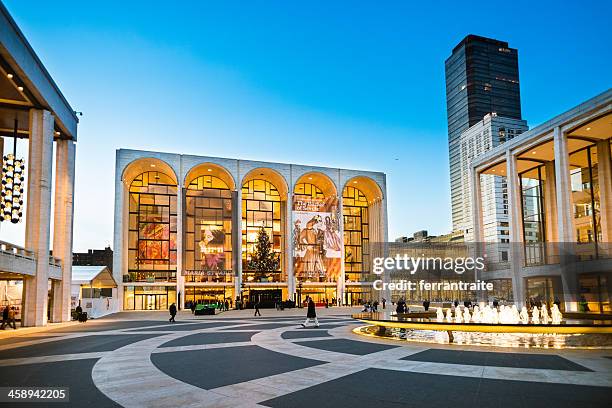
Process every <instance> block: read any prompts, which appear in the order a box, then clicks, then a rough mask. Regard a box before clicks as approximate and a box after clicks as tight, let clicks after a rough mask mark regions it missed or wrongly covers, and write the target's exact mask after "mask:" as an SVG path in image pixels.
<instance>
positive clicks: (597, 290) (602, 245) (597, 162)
mask: <svg viewBox="0 0 612 408" xmlns="http://www.w3.org/2000/svg"><path fill="white" fill-rule="evenodd" d="M610 106H612V90H607V91H606V92H604V93H602V94H600V95H598V96H596V97H594V98H592V99H590V100H588V101H586V102H584V103H582V104H580V105H578V106H576V107H575V108H573V109H571V110H569V111H567V112H565V113H563V114H561V115H559V116H557V117H555V118H553V119H551V120H549V121H547V122H545V123H543V124H542V125H540V126H538V127H536V128H534V129H532V130H529V131H527V132H525V133H523V134H521V135H520V136H518V137H515V138H514V140H512V141H511V142H508V143H506V144H503V145H500V146H498V147H497V148H495V149H492V150H491V151H490V152H488V153H487V154H486V155H485V156H482V157H479V158H476V159H475V160H474V162H473V164H472V166H471V169H470V173H471V179H472V181H471V183H472V185H474V186H476V188H474V189H473V191H472V194H473V195H472V203H473V204H474V205H472V217H473V218H472V219H473V220H475V222H474V224H473V228H474V234H475V241H476V242H483V241H486V240H485V239H484V215H483V203H484V201H485V199H486V198H485V196H484V194H483V181H484V179H485V178H487V177H489V176H492V175H501V176H504V177H505V178H506V180H507V194H508V213H509V214H508V222H509V242H510V251H509V259H508V262H507V263H504V264H497V265H496V264H494V263H492V264H491V265H489V266H490V268H489V272H487V275H486V276H485V279H489V280H493V279H495V280H496V281H497V283H498V284H500V281H503V280H505V284H504V286H505V287H508V286H509V285H510V286H511V287H512V292H513V298H514V301H515V302H516V303H518V304H519V305H522V304H524V303H526V302H529V303H535V304H539V303H549V304H551V303H553V302H555V301H559V302H560V303H561V304H562V305H563V306H564V307H565V309H566V310H570V311H576V310H578V311H582V312H596V313H610V312H611V311H612V303H611V301H612V248H611V246H610V238H611V237H612V161H611V157H612V152H611V146H610V140H611V138H612V113H611V111H610ZM485 246H486V243H485Z"/></svg>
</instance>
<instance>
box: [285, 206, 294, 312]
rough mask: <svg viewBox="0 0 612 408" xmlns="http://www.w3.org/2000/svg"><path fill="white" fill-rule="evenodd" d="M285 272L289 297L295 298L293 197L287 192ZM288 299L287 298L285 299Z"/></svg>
mask: <svg viewBox="0 0 612 408" xmlns="http://www.w3.org/2000/svg"><path fill="white" fill-rule="evenodd" d="M285 209H286V210H285V217H286V218H285V262H284V264H285V273H286V275H287V297H288V298H289V299H293V294H294V293H295V273H294V271H293V197H292V195H291V194H287V201H286V202H285ZM283 300H286V299H283Z"/></svg>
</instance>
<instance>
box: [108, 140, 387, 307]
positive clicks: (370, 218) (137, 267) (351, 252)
mask: <svg viewBox="0 0 612 408" xmlns="http://www.w3.org/2000/svg"><path fill="white" fill-rule="evenodd" d="M385 186H386V178H385V175H384V174H383V173H376V172H367V171H355V170H344V169H335V168H325V167H308V166H300V165H294V164H281V163H264V162H252V161H248V160H233V159H223V158H215V157H197V156H189V155H178V154H169V153H158V152H146V151H134V150H123V149H121V150H118V151H117V168H116V184H115V232H114V248H115V253H114V255H115V257H114V263H113V275H114V277H115V279H116V280H117V281H118V282H121V284H120V293H122V296H121V305H120V308H121V309H123V310H162V309H167V308H168V307H169V305H170V304H172V303H177V304H178V305H179V306H181V307H184V306H185V305H186V304H192V303H196V304H197V303H204V304H209V303H217V302H225V301H226V300H227V301H228V302H229V303H231V304H232V306H234V307H235V306H236V302H237V301H238V300H241V301H242V302H243V303H244V304H245V305H246V306H247V307H248V306H250V305H252V304H253V303H255V302H260V303H261V304H262V305H263V306H264V307H265V306H273V305H274V304H275V303H276V302H278V301H281V300H283V301H287V300H290V301H294V302H296V303H298V304H299V303H300V302H302V301H303V300H304V299H305V298H306V296H310V297H312V298H313V299H314V300H315V301H316V302H318V303H320V304H324V303H325V302H328V303H330V304H332V303H335V304H360V303H363V302H364V301H366V300H371V299H372V298H373V296H374V293H372V285H371V280H372V279H371V276H370V271H371V265H370V262H371V259H370V255H371V253H372V245H375V243H380V242H385V241H386V240H387V232H386V231H387V218H386V199H385V196H386V191H385V189H386V187H385ZM262 234H265V235H262ZM262 236H264V237H265V236H267V238H268V240H269V242H270V250H271V252H272V254H274V255H273V256H274V257H275V259H276V260H277V267H274V268H269V269H267V270H260V269H259V268H257V267H256V266H254V265H257V264H256V263H255V262H253V261H254V260H255V259H256V258H257V246H258V242H259V240H260V239H261V237H262ZM376 295H378V293H376Z"/></svg>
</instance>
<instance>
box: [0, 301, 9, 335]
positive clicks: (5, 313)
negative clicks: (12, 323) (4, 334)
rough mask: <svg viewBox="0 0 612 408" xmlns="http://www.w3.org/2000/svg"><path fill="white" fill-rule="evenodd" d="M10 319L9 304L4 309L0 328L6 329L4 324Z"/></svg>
mask: <svg viewBox="0 0 612 408" xmlns="http://www.w3.org/2000/svg"><path fill="white" fill-rule="evenodd" d="M8 320H9V307H8V305H7V306H5V307H4V310H2V326H0V330H4V326H6V325H7V323H8Z"/></svg>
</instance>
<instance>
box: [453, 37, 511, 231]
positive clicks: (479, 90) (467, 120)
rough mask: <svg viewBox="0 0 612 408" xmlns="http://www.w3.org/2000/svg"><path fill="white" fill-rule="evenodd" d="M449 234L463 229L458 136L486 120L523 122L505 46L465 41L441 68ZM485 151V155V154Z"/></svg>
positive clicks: (488, 41) (483, 40) (471, 39)
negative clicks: (449, 186)
mask: <svg viewBox="0 0 612 408" xmlns="http://www.w3.org/2000/svg"><path fill="white" fill-rule="evenodd" d="M445 71H446V105H447V118H448V150H449V162H450V181H451V206H452V221H453V230H459V229H462V228H464V225H465V218H466V217H467V215H466V214H465V210H464V209H465V206H464V200H465V199H469V197H464V191H465V189H464V188H463V183H462V164H461V142H460V139H461V134H462V133H463V132H464V131H465V130H467V129H468V128H470V127H471V126H473V125H475V124H477V123H479V122H480V121H482V120H483V118H484V116H485V115H487V114H494V115H496V116H498V117H504V118H509V119H518V120H520V119H522V118H521V99H520V89H519V73H518V53H517V50H516V49H514V48H509V46H508V43H507V42H504V41H498V40H494V39H491V38H485V37H479V36H476V35H468V36H467V37H465V38H464V39H463V40H461V42H460V43H459V44H457V46H455V48H453V52H452V54H451V56H450V57H448V59H447V60H446V62H445ZM483 150H488V149H483Z"/></svg>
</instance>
